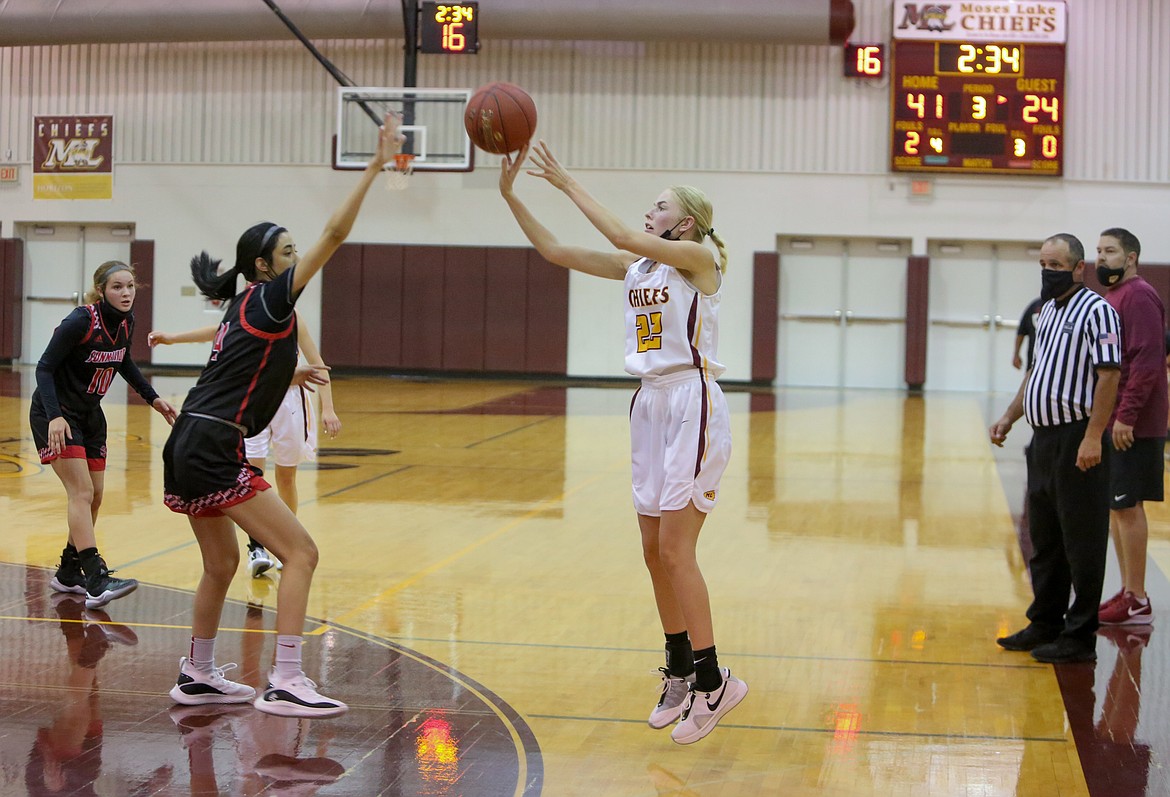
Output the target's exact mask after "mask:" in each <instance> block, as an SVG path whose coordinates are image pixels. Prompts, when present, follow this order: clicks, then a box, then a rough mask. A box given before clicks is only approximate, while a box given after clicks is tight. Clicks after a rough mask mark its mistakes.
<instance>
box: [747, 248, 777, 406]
mask: <svg viewBox="0 0 1170 797" xmlns="http://www.w3.org/2000/svg"><path fill="white" fill-rule="evenodd" d="M779 323H780V254H779V253H778V252H756V253H755V254H754V255H752V381H753V382H759V383H761V384H766V385H770V384H772V383H773V382H774V381H776V365H777V363H776V339H777V336H778V334H779Z"/></svg>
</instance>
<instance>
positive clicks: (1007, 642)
mask: <svg viewBox="0 0 1170 797" xmlns="http://www.w3.org/2000/svg"><path fill="white" fill-rule="evenodd" d="M1058 636H1060V631H1050V630H1047V629H1044V628H1041V627H1038V626H1037V625H1036V624H1034V623H1033V624H1031V625H1029V626H1028V627H1027V628H1025V629H1024V630H1023V631H1017V632H1016V633H1014V634H1012V635H1011V636H1001V637H1000V638H999V639H997V640H995V644H997V645H999V646H1000V647H1001V648H1003V649H1004V650H1033V649H1035V648H1037V647H1039V646H1041V645H1047V644H1048V643H1050V642H1053V641H1055V640H1056V638H1057V637H1058Z"/></svg>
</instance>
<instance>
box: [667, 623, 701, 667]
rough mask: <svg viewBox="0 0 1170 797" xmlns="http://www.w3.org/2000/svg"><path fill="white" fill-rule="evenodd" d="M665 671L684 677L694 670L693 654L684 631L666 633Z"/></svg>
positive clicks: (689, 641) (689, 640)
mask: <svg viewBox="0 0 1170 797" xmlns="http://www.w3.org/2000/svg"><path fill="white" fill-rule="evenodd" d="M666 671H667V672H669V673H670V674H671V675H672V676H674V677H675V678H686V677H687V676H688V675H690V674H691V673H693V672H694V671H695V654H694V653H693V652H692V651H691V639H690V637H688V636H687V632H686V631H679V632H678V633H677V634H667V635H666Z"/></svg>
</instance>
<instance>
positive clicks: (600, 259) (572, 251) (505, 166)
mask: <svg viewBox="0 0 1170 797" xmlns="http://www.w3.org/2000/svg"><path fill="white" fill-rule="evenodd" d="M527 155H528V145H527V144H525V145H524V146H523V147H522V148H521V149H520V151H519V152H518V153H516V159H515V160H513V159H512V157H511V156H510V155H505V156H504V159H503V160H502V161H501V162H500V195H501V196H503V197H504V201H505V202H507V203H508V209H509V210H511V211H512V215H513V216H515V217H516V222H517V223H518V224H519V225H520V229H521V230H523V231H524V235H525V236H527V238H528V240H529V241H531V242H532V245H533V246H535V247H536V251H538V252H540V256H541V257H543V258H544V259H545V260H547V261H548V262H550V263H554V264H556V265H558V266H561V267H563V268H570V269H573V270H574V271H580V272H582V273H584V274H592V275H593V276H595V277H603V278H605V279H612V280H620V279H625V276H626V269H627V268H628V267H629V265H630V263H633V262H634V260H635V259H636V258H634V257H633V256H631V255H629V254H628V253H624V252H598V251H596V250H594V249H586V248H584V247H581V246H565V245H563V244H562V243H561V242H560V241H558V240H557V237H556V236H555V235H553V234H552V233H551V232H550V231H549V229H548V228H547V227H545V226H544V225H543V224H541V223H540V222H539V221H537V220H536V217H535V216H533V215H532V211H530V210H529V209H528V206H527V205H525V204H524V203H523V202H521V201H520V198H519V197H518V196H516V192H515V191H514V190H513V187H514V184H515V182H516V177H517V175H519V174H520V170H521V169H522V168H523V166H524V159H525V157H526V156H527Z"/></svg>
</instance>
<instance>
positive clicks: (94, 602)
mask: <svg viewBox="0 0 1170 797" xmlns="http://www.w3.org/2000/svg"><path fill="white" fill-rule="evenodd" d="M112 572H113V571H112V570H107V569H106V566H105V563H104V562H103V563H102V566H101V569H99V570H98V571H97V572H96V573H94V574H93V575H91V576H90V577H89V578H88V579H86V584H85V608H87V609H96V608H97V607H99V606H105V605H106V604H107V603H109V602H110V601H112V600H114V599H115V598H121V597H122V596H123V595H129V594H130V593H131V592H133V591H134V590H136V589H138V582H137V581H135V580H134V579H132V578H114V577H113V576H112V575H110V574H111V573H112Z"/></svg>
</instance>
